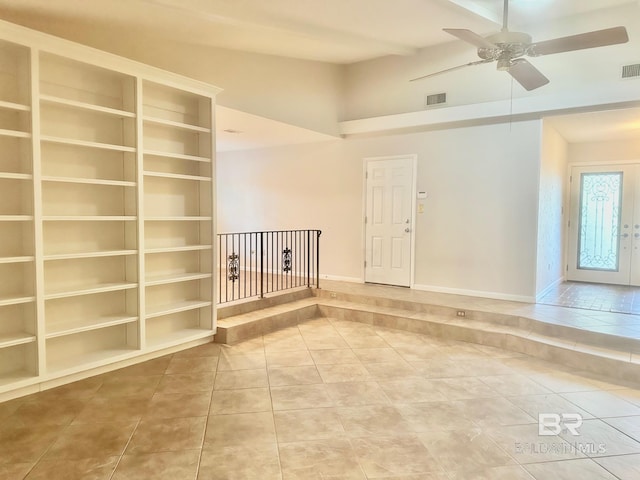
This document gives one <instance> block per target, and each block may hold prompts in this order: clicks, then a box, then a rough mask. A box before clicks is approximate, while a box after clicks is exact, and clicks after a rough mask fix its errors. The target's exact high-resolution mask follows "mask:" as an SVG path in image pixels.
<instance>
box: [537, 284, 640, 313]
mask: <svg viewBox="0 0 640 480" xmlns="http://www.w3.org/2000/svg"><path fill="white" fill-rule="evenodd" d="M539 303H543V304H546V305H557V306H562V307H571V308H584V309H587V310H597V311H600V312H617V313H632V314H635V315H638V314H640V287H630V286H625V285H605V284H599V283H582V282H564V283H562V284H560V285H558V286H557V287H555V288H554V289H553V290H551V291H550V292H549V293H547V294H546V295H545V296H544V297H543V298H541V299H540V301H539Z"/></svg>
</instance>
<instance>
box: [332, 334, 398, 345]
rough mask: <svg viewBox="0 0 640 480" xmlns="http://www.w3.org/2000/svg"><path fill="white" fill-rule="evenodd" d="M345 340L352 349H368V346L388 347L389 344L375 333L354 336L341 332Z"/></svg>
mask: <svg viewBox="0 0 640 480" xmlns="http://www.w3.org/2000/svg"><path fill="white" fill-rule="evenodd" d="M342 336H343V337H344V340H345V342H347V345H349V346H350V347H351V348H353V349H362V348H365V349H368V348H389V347H390V345H389V344H388V343H387V342H385V341H384V338H382V337H380V336H378V335H376V334H375V333H374V334H373V335H363V336H354V335H349V334H342Z"/></svg>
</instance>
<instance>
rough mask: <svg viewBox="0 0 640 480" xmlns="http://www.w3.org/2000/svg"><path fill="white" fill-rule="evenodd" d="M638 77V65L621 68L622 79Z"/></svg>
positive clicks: (639, 72)
mask: <svg viewBox="0 0 640 480" xmlns="http://www.w3.org/2000/svg"><path fill="white" fill-rule="evenodd" d="M634 77H640V63H634V64H633V65H623V66H622V78H634Z"/></svg>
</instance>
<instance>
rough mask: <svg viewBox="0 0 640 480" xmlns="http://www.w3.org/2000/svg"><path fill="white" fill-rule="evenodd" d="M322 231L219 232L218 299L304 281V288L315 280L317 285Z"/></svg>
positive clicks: (262, 293) (285, 287) (227, 299)
mask: <svg viewBox="0 0 640 480" xmlns="http://www.w3.org/2000/svg"><path fill="white" fill-rule="evenodd" d="M321 233H322V232H321V231H320V230H278V231H263V232H243V233H220V234H218V257H219V260H218V270H219V271H218V281H219V285H218V289H217V290H218V302H219V303H225V302H230V301H235V300H241V299H244V298H251V297H254V296H259V297H260V298H264V296H265V295H266V294H268V293H271V292H278V291H282V290H288V289H291V288H297V287H303V286H305V284H306V286H307V288H311V287H312V286H314V284H315V287H316V288H320V235H321ZM254 255H255V258H253V256H254ZM305 270H306V273H305ZM305 276H306V279H305Z"/></svg>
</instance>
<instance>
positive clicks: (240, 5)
mask: <svg viewBox="0 0 640 480" xmlns="http://www.w3.org/2000/svg"><path fill="white" fill-rule="evenodd" d="M629 3H635V4H637V3H638V0H511V1H510V26H511V27H513V28H519V27H520V28H524V27H526V25H528V24H535V23H538V24H540V23H544V22H548V21H550V20H553V19H556V18H560V17H567V16H572V15H576V14H580V13H585V12H592V11H597V10H600V9H606V8H611V7H615V6H618V5H623V4H629ZM502 6H503V0H0V17H4V18H9V19H11V18H20V17H22V18H24V17H29V18H35V19H39V20H45V21H55V22H69V24H70V25H73V24H74V23H78V22H82V23H89V24H91V25H92V26H95V28H101V29H105V31H109V29H110V28H113V29H115V30H114V32H117V31H118V29H121V28H122V27H129V28H131V27H133V28H135V30H136V31H138V32H140V33H141V34H145V35H149V36H153V35H156V36H162V37H167V36H170V37H171V39H172V40H174V41H176V42H181V43H184V44H187V45H193V44H198V45H204V46H211V47H221V48H229V49H237V50H244V51H251V52H257V53H264V54H271V55H279V56H286V57H293V58H301V59H307V60H316V61H325V62H331V63H338V64H348V63H353V62H357V61H362V60H367V59H372V58H376V57H380V56H385V55H394V54H396V55H410V54H413V53H415V52H416V51H417V50H419V49H422V48H425V47H428V46H433V45H437V44H440V43H444V42H449V41H457V40H455V39H452V37H451V36H450V35H448V34H446V33H444V32H442V28H443V27H452V28H468V29H471V30H474V31H476V32H477V33H480V34H482V35H486V34H490V33H494V32H496V31H498V30H499V28H500V24H501V22H502ZM114 34H115V33H114ZM621 112H624V111H622V110H621V111H616V112H605V113H598V114H590V115H588V116H581V117H576V116H567V117H564V118H560V117H559V118H556V119H554V122H555V125H556V126H557V128H558V129H559V131H560V132H561V133H562V134H563V135H565V136H567V137H569V138H568V139H569V140H571V139H577V138H580V137H582V138H588V139H590V140H594V139H596V138H597V139H602V140H606V139H613V138H614V137H616V138H617V137H618V136H620V135H624V132H627V135H629V129H628V128H627V129H626V130H625V127H624V125H629V124H630V122H629V120H628V119H627V118H626V115H627V113H629V112H627V113H625V114H624V115H625V117H624V118H619V115H620V114H621ZM631 114H632V115H636V117H635V118H638V117H637V114H638V112H631ZM218 117H219V119H218V124H219V126H220V129H221V130H224V129H227V128H233V129H236V130H241V131H243V132H244V133H242V134H228V133H226V132H224V131H221V132H219V142H220V149H222V150H233V149H239V148H259V147H261V146H273V145H277V144H282V143H300V142H312V141H321V140H324V139H326V138H328V137H327V136H326V135H322V134H318V133H316V132H311V131H308V130H305V129H301V128H298V127H292V126H290V125H285V124H282V123H280V122H274V121H272V120H268V119H264V118H260V117H256V116H255V115H248V114H242V113H240V112H234V111H232V110H229V109H221V111H220V112H219V115H218ZM578 122H579V123H578ZM636 122H637V120H636ZM604 124H606V125H607V128H602V126H603V125H604ZM636 124H637V123H636ZM574 125H579V127H574ZM614 125H616V126H619V127H620V128H614V127H613V126H614ZM596 127H598V128H596ZM636 128H640V126H637V127H636ZM585 132H589V135H587V134H586V133H585ZM637 132H638V130H636V133H635V134H636V135H637V134H638V133H637Z"/></svg>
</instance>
